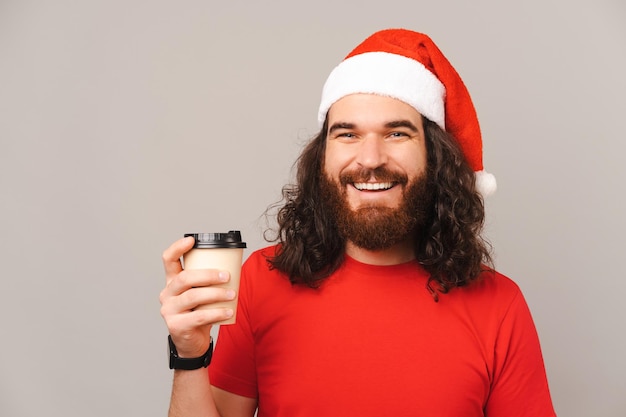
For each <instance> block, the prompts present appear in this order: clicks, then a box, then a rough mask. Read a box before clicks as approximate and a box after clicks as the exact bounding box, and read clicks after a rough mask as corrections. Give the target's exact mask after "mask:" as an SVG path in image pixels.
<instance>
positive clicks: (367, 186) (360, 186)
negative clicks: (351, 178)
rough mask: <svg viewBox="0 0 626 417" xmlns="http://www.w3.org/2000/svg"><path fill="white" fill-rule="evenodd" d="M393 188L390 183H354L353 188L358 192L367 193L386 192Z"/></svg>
mask: <svg viewBox="0 0 626 417" xmlns="http://www.w3.org/2000/svg"><path fill="white" fill-rule="evenodd" d="M391 187H393V183H391V182H375V183H371V182H355V183H354V188H356V189H357V190H359V191H363V190H368V191H377V190H388V189H390V188H391Z"/></svg>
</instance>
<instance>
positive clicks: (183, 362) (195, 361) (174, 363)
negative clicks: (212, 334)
mask: <svg viewBox="0 0 626 417" xmlns="http://www.w3.org/2000/svg"><path fill="white" fill-rule="evenodd" d="M167 341H168V344H169V350H170V369H183V370H186V371H192V370H194V369H200V368H206V367H207V366H209V364H210V363H211V357H213V338H211V343H210V344H209V348H208V349H207V351H206V352H205V353H204V355H202V356H200V357H197V358H181V357H180V356H178V351H177V350H176V345H175V344H174V342H173V341H172V336H171V335H168V336H167Z"/></svg>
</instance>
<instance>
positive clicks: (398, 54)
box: [318, 29, 496, 195]
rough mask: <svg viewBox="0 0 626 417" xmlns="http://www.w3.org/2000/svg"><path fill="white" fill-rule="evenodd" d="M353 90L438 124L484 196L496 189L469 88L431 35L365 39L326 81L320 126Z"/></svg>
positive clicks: (400, 33) (399, 33)
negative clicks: (392, 102) (486, 165)
mask: <svg viewBox="0 0 626 417" xmlns="http://www.w3.org/2000/svg"><path fill="white" fill-rule="evenodd" d="M355 93H370V94H379V95H382V96H387V97H392V98H396V99H398V100H401V101H403V102H405V103H407V104H409V105H410V106H412V107H413V108H415V109H416V110H417V111H418V112H419V113H420V114H422V116H424V117H426V118H428V119H429V120H431V121H433V122H435V123H437V124H438V125H439V126H440V127H441V128H442V129H444V130H446V131H447V132H448V133H450V134H451V135H452V136H453V137H454V138H455V139H456V140H457V142H458V144H459V146H460V147H461V150H462V151H463V153H464V155H465V158H466V159H467V161H468V162H469V165H470V166H471V167H472V169H473V170H474V172H475V173H476V187H477V189H478V190H479V191H480V192H481V193H482V194H483V195H489V194H492V193H493V192H495V190H496V179H495V177H494V176H493V175H492V174H489V173H488V172H486V171H485V170H484V168H483V158H482V138H481V134H480V126H479V124H478V117H477V116H476V110H475V109H474V105H473V104H472V99H471V98H470V95H469V92H468V91H467V88H466V87H465V84H464V83H463V81H462V80H461V77H460V76H459V74H458V73H457V72H456V70H455V69H454V68H453V67H452V65H451V64H450V62H448V60H447V59H446V57H445V56H444V55H443V53H442V52H441V51H440V50H439V48H438V47H437V46H436V45H435V43H434V42H433V41H432V40H431V39H430V38H429V37H428V36H427V35H424V34H422V33H417V32H413V31H410V30H406V29H387V30H383V31H380V32H376V33H374V34H373V35H371V36H370V37H368V38H367V39H365V40H364V41H363V42H362V43H361V44H360V45H359V46H357V47H356V48H355V49H354V50H353V51H352V52H350V53H349V54H348V56H346V58H345V59H344V60H343V61H342V62H341V63H340V64H339V65H338V66H337V67H335V69H333V71H332V72H331V74H330V76H329V77H328V79H327V80H326V84H325V85H324V89H323V92H322V100H321V103H320V107H319V113H318V121H319V124H320V126H321V125H323V123H324V120H325V119H326V115H327V113H328V109H329V108H330V106H332V105H333V103H335V102H336V101H337V100H339V99H341V98H342V97H345V96H347V95H349V94H355Z"/></svg>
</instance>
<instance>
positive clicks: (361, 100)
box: [328, 93, 422, 125]
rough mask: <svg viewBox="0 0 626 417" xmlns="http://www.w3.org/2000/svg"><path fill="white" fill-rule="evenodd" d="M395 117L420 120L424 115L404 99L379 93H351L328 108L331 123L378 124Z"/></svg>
mask: <svg viewBox="0 0 626 417" xmlns="http://www.w3.org/2000/svg"><path fill="white" fill-rule="evenodd" d="M395 119H407V120H411V121H414V122H418V121H421V119H422V116H421V115H420V113H419V112H418V111H417V110H415V109H414V108H413V107H412V106H410V105H409V104H407V103H405V102H403V101H400V100H398V99H395V98H391V97H385V96H380V95H377V94H361V93H359V94H350V95H347V96H345V97H342V98H341V99H339V100H337V101H336V102H335V103H334V104H333V105H332V106H331V107H330V109H329V110H328V122H329V125H331V124H333V123H336V122H350V123H355V124H377V123H388V122H389V121H390V120H395Z"/></svg>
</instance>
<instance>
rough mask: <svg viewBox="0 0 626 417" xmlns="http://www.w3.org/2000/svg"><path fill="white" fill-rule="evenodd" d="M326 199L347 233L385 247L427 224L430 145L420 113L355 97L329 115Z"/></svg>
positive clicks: (365, 244) (362, 243)
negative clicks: (428, 148)
mask: <svg viewBox="0 0 626 417" xmlns="http://www.w3.org/2000/svg"><path fill="white" fill-rule="evenodd" d="M327 133H328V139H327V143H326V153H325V158H324V175H323V178H322V181H321V183H322V191H323V192H322V198H323V199H324V200H325V203H326V205H327V206H328V207H329V208H330V209H331V211H332V212H333V214H334V217H335V218H336V219H337V223H338V227H339V228H340V232H341V233H343V234H344V237H346V238H347V239H348V240H350V241H352V242H353V243H355V244H357V246H359V247H362V248H365V249H371V250H375V249H384V248H388V247H390V246H392V245H393V244H395V243H398V242H399V241H400V240H402V239H405V238H406V236H407V235H408V234H410V233H411V231H412V230H414V228H415V227H417V226H419V225H420V223H422V222H423V221H424V218H425V216H426V214H425V213H427V211H428V205H429V204H430V202H431V200H430V198H429V194H428V190H427V188H426V180H425V172H426V158H427V156H426V140H425V136H424V129H423V125H422V117H421V115H420V114H419V113H418V112H417V111H416V110H415V109H413V107H411V106H409V105H408V104H406V103H403V102H401V101H399V100H396V99H392V98H388V97H382V96H377V95H371V94H354V95H349V96H346V97H344V98H342V99H341V100H339V101H337V102H336V103H335V104H333V106H332V107H331V108H330V111H329V114H328V132H327Z"/></svg>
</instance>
